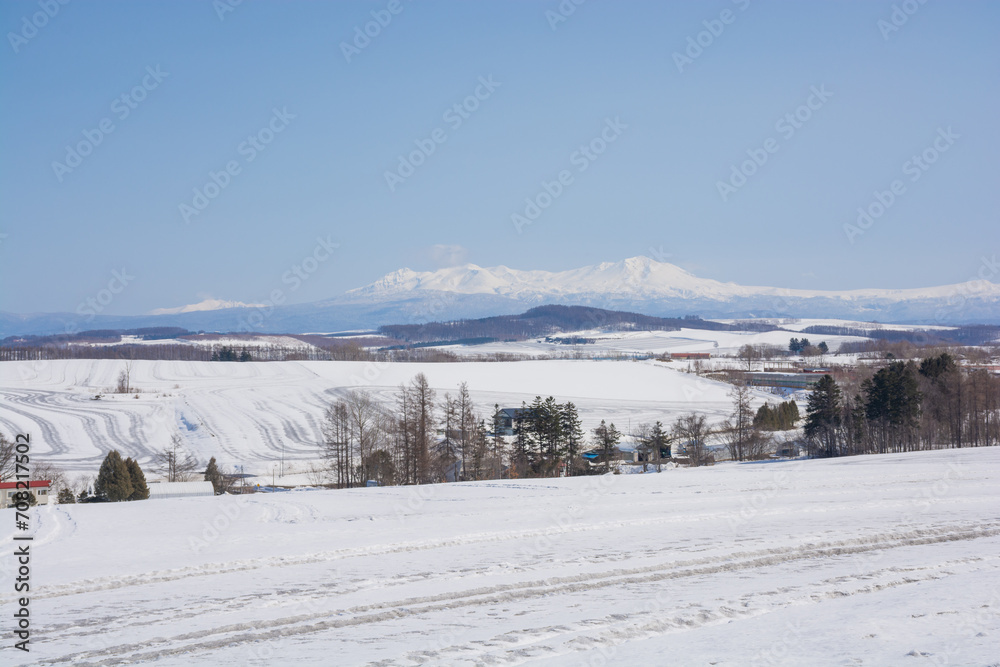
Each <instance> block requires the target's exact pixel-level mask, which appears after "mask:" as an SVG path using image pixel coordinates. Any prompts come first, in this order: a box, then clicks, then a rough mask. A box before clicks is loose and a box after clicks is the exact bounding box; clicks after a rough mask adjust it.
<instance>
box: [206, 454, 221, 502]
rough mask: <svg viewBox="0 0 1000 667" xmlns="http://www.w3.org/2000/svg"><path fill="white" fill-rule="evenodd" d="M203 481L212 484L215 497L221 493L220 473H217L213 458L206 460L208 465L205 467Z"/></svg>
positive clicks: (217, 468) (217, 467)
mask: <svg viewBox="0 0 1000 667" xmlns="http://www.w3.org/2000/svg"><path fill="white" fill-rule="evenodd" d="M205 481H206V482H211V483H212V488H213V489H215V495H219V494H220V493H221V492H222V473H220V472H219V466H218V465H217V464H216V463H215V457H214V456H213V457H212V458H210V459H209V460H208V465H207V466H206V467H205Z"/></svg>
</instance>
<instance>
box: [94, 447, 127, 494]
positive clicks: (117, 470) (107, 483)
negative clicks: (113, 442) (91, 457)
mask: <svg viewBox="0 0 1000 667" xmlns="http://www.w3.org/2000/svg"><path fill="white" fill-rule="evenodd" d="M94 495H96V496H102V497H104V498H106V499H108V500H110V501H111V502H120V501H123V500H128V499H129V497H130V496H131V495H132V478H131V476H130V475H129V472H128V468H127V467H125V461H123V460H122V457H121V454H119V453H118V451H117V450H114V449H112V450H111V451H110V452H108V455H107V456H105V457H104V462H103V463H101V469H100V471H99V472H98V473H97V481H96V482H94Z"/></svg>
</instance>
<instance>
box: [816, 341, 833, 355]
mask: <svg viewBox="0 0 1000 667" xmlns="http://www.w3.org/2000/svg"><path fill="white" fill-rule="evenodd" d="M816 348H817V349H818V350H819V351H820V352H822V353H823V354H826V353H827V352H829V351H830V346H828V345H827V344H826V341H825V340H824V341H823V342H821V343H820V344H819V345H817V346H816Z"/></svg>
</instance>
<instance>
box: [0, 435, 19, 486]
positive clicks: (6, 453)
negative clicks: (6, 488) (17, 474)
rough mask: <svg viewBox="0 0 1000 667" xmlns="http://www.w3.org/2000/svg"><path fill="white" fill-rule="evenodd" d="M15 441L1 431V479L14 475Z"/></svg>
mask: <svg viewBox="0 0 1000 667" xmlns="http://www.w3.org/2000/svg"><path fill="white" fill-rule="evenodd" d="M15 460H16V459H15V458H14V441H13V440H8V439H7V436H5V435H4V434H3V433H0V481H3V480H6V479H7V478H8V477H11V476H13V475H14V463H15Z"/></svg>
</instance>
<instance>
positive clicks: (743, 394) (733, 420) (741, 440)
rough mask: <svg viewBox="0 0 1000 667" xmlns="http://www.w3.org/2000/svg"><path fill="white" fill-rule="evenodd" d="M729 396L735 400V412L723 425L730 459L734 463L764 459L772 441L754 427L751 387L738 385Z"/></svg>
mask: <svg viewBox="0 0 1000 667" xmlns="http://www.w3.org/2000/svg"><path fill="white" fill-rule="evenodd" d="M729 396H730V397H731V398H732V399H733V412H732V415H731V416H730V418H729V419H728V420H726V422H725V423H724V425H723V428H724V431H725V440H726V447H727V448H728V449H729V457H730V458H731V459H733V460H734V461H753V460H756V459H760V458H763V457H764V456H765V455H766V453H767V448H768V446H769V445H770V442H771V439H770V437H769V436H767V435H766V434H764V433H763V432H761V430H760V429H759V428H757V427H755V426H754V425H753V418H754V411H753V409H752V407H751V405H750V400H751V398H752V394H751V392H750V387H748V386H746V385H737V386H735V387H733V389H732V390H731V391H730V392H729Z"/></svg>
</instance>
